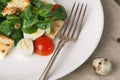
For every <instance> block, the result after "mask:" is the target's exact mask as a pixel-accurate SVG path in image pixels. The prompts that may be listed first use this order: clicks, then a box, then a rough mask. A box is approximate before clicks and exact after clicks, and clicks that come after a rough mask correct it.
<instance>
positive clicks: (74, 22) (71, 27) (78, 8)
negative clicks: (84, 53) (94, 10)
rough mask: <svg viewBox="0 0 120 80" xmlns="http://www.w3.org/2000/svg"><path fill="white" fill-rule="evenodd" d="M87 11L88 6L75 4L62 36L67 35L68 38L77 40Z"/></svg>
mask: <svg viewBox="0 0 120 80" xmlns="http://www.w3.org/2000/svg"><path fill="white" fill-rule="evenodd" d="M86 9H87V4H84V3H82V4H81V3H76V2H74V4H73V7H72V10H71V13H70V15H69V17H68V19H67V21H66V23H65V25H64V28H65V29H64V30H63V31H62V35H66V37H68V38H70V39H72V40H75V41H76V40H77V38H78V36H79V34H80V31H81V28H82V27H81V25H82V23H83V19H84V16H85V12H86Z"/></svg>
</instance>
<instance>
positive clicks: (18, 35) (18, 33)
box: [10, 28, 23, 46]
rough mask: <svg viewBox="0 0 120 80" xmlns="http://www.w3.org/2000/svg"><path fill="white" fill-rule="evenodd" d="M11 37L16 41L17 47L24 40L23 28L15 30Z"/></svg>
mask: <svg viewBox="0 0 120 80" xmlns="http://www.w3.org/2000/svg"><path fill="white" fill-rule="evenodd" d="M10 37H11V38H12V39H13V40H14V41H15V46H16V45H17V43H18V42H19V40H21V39H22V38H23V32H22V30H21V28H20V29H16V30H14V31H13V32H12V34H11V35H10Z"/></svg>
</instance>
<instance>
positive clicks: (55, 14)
mask: <svg viewBox="0 0 120 80" xmlns="http://www.w3.org/2000/svg"><path fill="white" fill-rule="evenodd" d="M50 16H51V19H52V20H54V21H56V20H64V19H66V18H67V13H66V11H65V9H64V8H63V7H62V6H58V7H57V8H56V9H55V11H51V12H50Z"/></svg>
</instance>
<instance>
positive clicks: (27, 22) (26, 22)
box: [23, 15, 39, 28]
mask: <svg viewBox="0 0 120 80" xmlns="http://www.w3.org/2000/svg"><path fill="white" fill-rule="evenodd" d="M38 22H39V20H38V17H37V15H35V16H34V15H32V17H31V18H30V19H24V20H23V27H24V28H29V27H31V26H33V25H34V24H36V23H38Z"/></svg>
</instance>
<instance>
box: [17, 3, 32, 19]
mask: <svg viewBox="0 0 120 80" xmlns="http://www.w3.org/2000/svg"><path fill="white" fill-rule="evenodd" d="M31 16H32V6H31V5H30V6H29V7H28V8H27V9H26V10H24V11H22V12H20V14H19V17H20V19H21V20H23V19H30V18H31Z"/></svg>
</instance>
